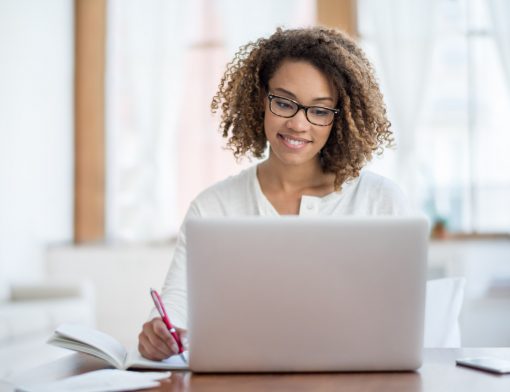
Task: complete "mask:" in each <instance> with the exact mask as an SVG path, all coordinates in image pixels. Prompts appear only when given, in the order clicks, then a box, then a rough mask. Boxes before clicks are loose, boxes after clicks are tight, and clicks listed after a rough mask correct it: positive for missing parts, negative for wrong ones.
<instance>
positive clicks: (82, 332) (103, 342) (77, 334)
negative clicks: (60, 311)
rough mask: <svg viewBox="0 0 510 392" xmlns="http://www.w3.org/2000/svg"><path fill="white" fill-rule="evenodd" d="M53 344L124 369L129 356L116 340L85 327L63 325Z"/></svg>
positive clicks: (58, 329)
mask: <svg viewBox="0 0 510 392" xmlns="http://www.w3.org/2000/svg"><path fill="white" fill-rule="evenodd" d="M52 342H54V344H55V345H58V346H60V347H65V348H70V349H72V350H76V351H81V352H86V353H88V354H92V355H96V356H98V357H99V358H102V359H105V360H107V361H108V362H110V363H111V364H112V365H114V366H115V367H117V368H123V367H124V363H125V359H126V356H127V352H126V349H125V348H124V347H123V346H122V344H120V343H119V342H118V341H117V340H116V339H114V338H113V337H111V336H110V335H108V334H106V333H104V332H101V331H98V330H96V329H93V328H90V327H87V326H84V325H77V324H63V325H61V326H59V327H58V328H57V329H56V331H55V335H54V336H53V337H52V338H50V340H49V343H52ZM102 354H105V355H106V356H105V355H102ZM108 358H111V360H108Z"/></svg>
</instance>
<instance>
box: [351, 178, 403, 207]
mask: <svg viewBox="0 0 510 392" xmlns="http://www.w3.org/2000/svg"><path fill="white" fill-rule="evenodd" d="M353 185H355V193H356V198H358V199H360V200H362V201H363V202H364V203H366V204H367V205H368V206H370V210H371V211H372V212H373V213H375V214H389V215H406V214H408V213H409V212H410V207H409V202H408V200H407V198H406V196H405V195H404V193H403V192H402V189H401V188H400V187H399V186H398V185H397V184H396V183H395V182H394V181H392V180H390V179H389V178H386V177H383V176H381V175H379V174H376V173H374V172H371V171H369V170H363V171H362V172H361V174H360V176H359V177H358V179H357V184H353Z"/></svg>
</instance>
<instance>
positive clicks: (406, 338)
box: [186, 217, 428, 372]
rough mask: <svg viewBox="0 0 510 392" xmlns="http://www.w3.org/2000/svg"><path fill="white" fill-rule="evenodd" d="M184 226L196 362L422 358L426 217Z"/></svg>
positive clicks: (320, 363) (333, 366) (220, 366)
mask: <svg viewBox="0 0 510 392" xmlns="http://www.w3.org/2000/svg"><path fill="white" fill-rule="evenodd" d="M186 233H187V252H188V267H187V268H188V310H189V324H188V327H189V344H190V367H191V369H192V370H194V371H201V372H266V371H267V372H278V371H371V370H373V371H376V370H411V369H416V368H418V367H419V366H420V365H421V353H422V345H423V324H424V302H425V279H426V257H427V255H426V254H427V240H428V224H427V221H426V220H425V219H424V218H394V217H384V218H382V217H377V218H341V219H338V218H322V219H320V218H310V219H308V218H306V219H303V218H299V217H281V218H262V217H252V218H218V219H197V220H190V221H189V222H188V224H187V227H186Z"/></svg>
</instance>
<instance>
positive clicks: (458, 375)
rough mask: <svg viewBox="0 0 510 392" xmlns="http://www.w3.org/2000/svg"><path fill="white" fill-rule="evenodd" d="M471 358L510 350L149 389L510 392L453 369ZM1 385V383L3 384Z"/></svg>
mask: <svg viewBox="0 0 510 392" xmlns="http://www.w3.org/2000/svg"><path fill="white" fill-rule="evenodd" d="M467 356H495V357H499V358H505V359H510V348H488V349H483V348H465V349H425V351H424V363H423V366H422V367H421V368H420V369H419V370H418V371H417V372H402V373H319V374H262V375H258V374H255V375H249V374H238V375H196V374H191V373H190V372H177V371H174V372H172V376H171V377H170V378H169V379H168V380H165V381H163V382H162V384H161V387H160V388H157V389H150V390H146V391H152V392H154V391H167V392H170V391H180V392H183V391H202V390H204V391H227V390H235V391H260V390H286V391H294V390H301V391H304V390H306V391H308V390H317V391H338V390H340V389H341V390H342V391H358V392H364V391H420V392H425V391H434V392H437V391H453V390H459V391H491V392H496V391H510V374H508V375H494V374H491V373H486V372H481V371H478V370H473V369H469V368H465V367H461V366H456V365H455V359H456V358H460V357H467ZM105 367H106V364H105V362H103V361H102V360H99V359H95V358H93V357H90V356H88V355H84V354H72V355H70V356H68V357H65V358H61V359H59V360H56V361H54V362H51V363H48V364H45V365H43V366H40V367H37V368H35V369H32V370H30V371H27V372H24V373H21V374H19V375H18V376H17V377H16V379H15V380H13V381H14V382H22V381H23V380H24V381H26V380H27V379H28V378H29V379H30V380H31V381H37V382H47V381H52V380H57V379H60V378H64V377H69V376H71V375H76V374H81V373H84V372H87V371H91V370H98V369H102V368H105ZM0 386H1V385H0Z"/></svg>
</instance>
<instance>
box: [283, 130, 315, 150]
mask: <svg viewBox="0 0 510 392" xmlns="http://www.w3.org/2000/svg"><path fill="white" fill-rule="evenodd" d="M278 137H279V138H280V139H281V140H282V141H283V143H284V144H285V145H286V146H288V147H290V148H294V149H299V148H302V147H304V146H306V145H307V144H308V143H311V141H310V140H306V139H301V138H295V137H290V136H288V135H282V134H281V133H279V134H278Z"/></svg>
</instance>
